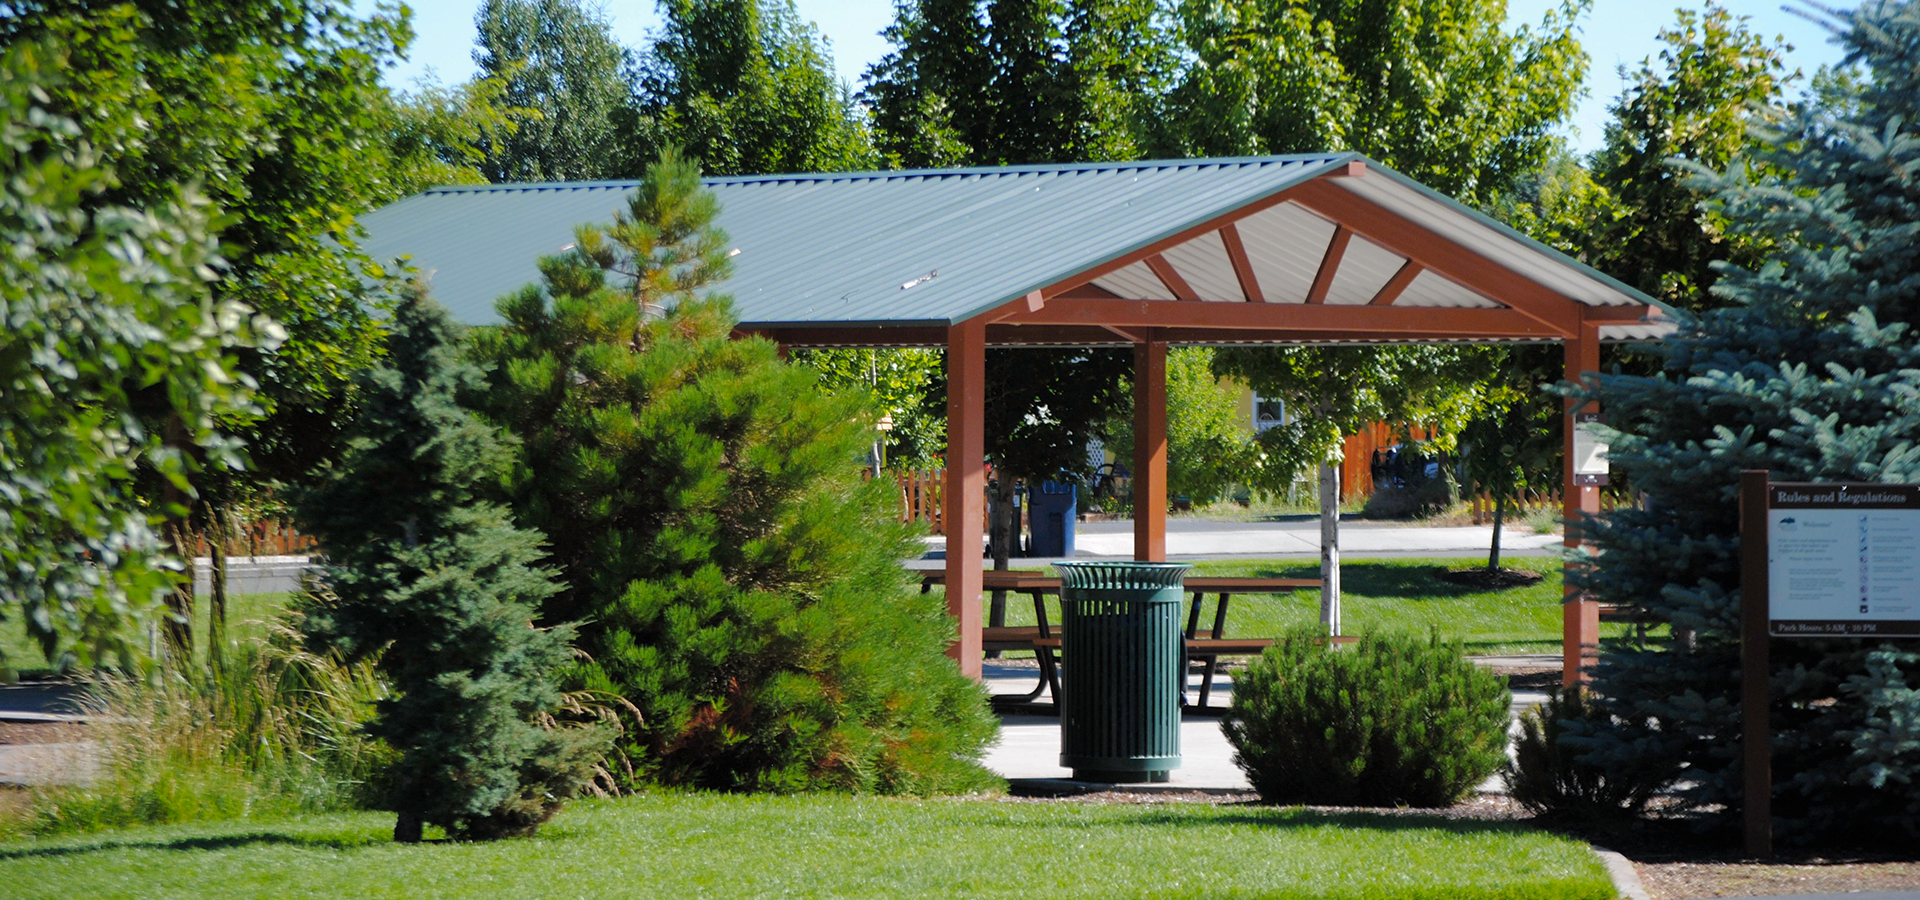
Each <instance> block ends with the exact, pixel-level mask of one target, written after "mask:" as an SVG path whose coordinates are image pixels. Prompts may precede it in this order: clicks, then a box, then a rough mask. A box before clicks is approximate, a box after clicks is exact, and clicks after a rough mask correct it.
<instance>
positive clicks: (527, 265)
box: [360, 154, 1358, 326]
mask: <svg viewBox="0 0 1920 900" xmlns="http://www.w3.org/2000/svg"><path fill="white" fill-rule="evenodd" d="M1356 158H1358V157H1356V156H1355V155H1354V154H1318V155H1311V156H1273V157H1257V158H1248V159H1208V160H1178V161H1166V162H1138V163H1087V164H1077V165H1039V166H1005V167H994V168H977V169H933V170H917V171H897V172H861V173H845V174H825V175H767V176H754V177H734V178H707V179H703V181H704V183H705V184H706V186H707V187H708V188H709V189H711V190H712V191H713V192H714V194H715V196H716V197H717V198H718V200H719V201H720V206H721V212H720V223H719V224H720V226H721V227H722V228H724V229H725V230H726V232H727V234H728V236H729V239H730V241H729V242H730V244H731V245H732V246H733V247H735V248H738V250H739V251H740V252H739V255H737V256H735V257H734V259H733V263H734V274H733V277H732V278H730V279H728V280H727V282H726V283H725V284H724V285H722V286H721V287H720V290H723V291H725V292H726V293H729V294H731V295H733V297H734V303H735V308H736V311H737V313H738V314H739V316H740V319H741V322H742V324H743V325H746V326H776V325H800V324H805V325H861V324H889V325H948V324H952V323H956V322H962V321H965V320H967V319H969V318H971V317H973V316H975V315H977V314H979V313H981V312H985V311H986V310H989V309H992V308H994V307H997V306H1000V305H1002V304H1004V303H1006V302H1008V301H1010V300H1014V299H1017V298H1019V297H1022V296H1024V295H1026V294H1027V292H1029V291H1032V290H1036V289H1038V288H1040V287H1043V286H1045V285H1049V284H1052V283H1054V282H1056V281H1058V280H1060V279H1062V278H1065V277H1067V276H1069V275H1072V274H1074V273H1075V272H1079V271H1082V270H1084V269H1086V268H1087V267H1089V266H1092V265H1095V264H1098V263H1100V262H1104V261H1106V260H1108V259H1111V258H1113V257H1116V256H1120V255H1122V254H1124V253H1126V252H1128V251H1130V250H1133V249H1135V248H1138V247H1140V246H1142V245H1145V244H1148V243H1151V242H1153V241H1155V240H1157V239H1159V238H1162V237H1165V236H1167V235H1169V234H1172V233H1174V232H1177V231H1180V230H1181V229H1183V228H1185V227H1187V226H1189V225H1191V224H1194V223H1197V222H1200V221H1204V220H1206V219H1208V218H1210V217H1212V216H1215V215H1218V214H1220V213H1221V212H1223V211H1226V210H1231V209H1233V208H1235V207H1239V206H1243V205H1245V204H1247V203H1249V202H1252V201H1254V200H1257V199H1259V198H1261V197H1264V196H1266V195H1268V194H1272V193H1274V192H1276V191H1280V190H1284V189H1285V188H1287V187H1288V186H1290V185H1293V184H1295V183H1297V182H1299V181H1301V180H1303V179H1306V178H1310V177H1312V176H1314V175H1317V174H1321V173H1324V172H1326V171H1328V170H1330V169H1333V168H1335V167H1337V166H1339V165H1341V164H1343V163H1345V162H1347V161H1348V160H1351V159H1356ZM634 186H635V182H631V181H599V182H572V183H550V184H501V185H476V186H457V187H442V188H434V189H432V190H429V191H426V192H425V193H421V194H417V195H415V196H413V197H409V198H407V199H405V200H401V201H399V202H397V203H394V204H392V205H390V206H386V207H383V208H381V209H378V210H375V211H373V212H371V213H368V214H367V215H365V216H362V217H361V219H360V223H361V225H362V226H363V227H365V229H366V232H367V237H366V240H365V241H363V242H362V249H364V250H365V251H366V252H367V253H368V254H369V255H370V256H372V257H373V258H374V259H375V260H378V261H380V262H383V263H384V262H387V261H390V260H392V259H394V258H397V257H401V256H406V257H410V258H411V262H412V264H413V265H414V266H415V267H417V268H418V269H419V270H420V271H421V272H422V273H424V274H426V275H428V276H429V277H430V278H431V282H430V283H431V285H432V290H433V295H434V297H435V298H436V299H438V300H439V301H440V302H441V303H443V304H445V305H446V306H447V307H448V308H449V309H451V310H452V311H453V314H454V316H455V317H456V318H457V319H459V320H460V321H463V322H466V323H468V324H474V325H479V324H490V323H494V322H498V321H499V316H498V315H497V314H496V313H495V312H494V308H493V305H494V301H496V300H497V299H499V298H500V297H502V296H504V295H506V294H507V293H509V292H511V291H514V290H516V289H518V288H519V287H520V286H522V285H525V284H529V283H534V282H537V281H538V280H539V278H540V273H539V270H538V268H537V267H536V265H535V262H536V261H537V260H538V259H539V258H540V257H542V256H548V255H552V254H555V253H559V252H561V251H562V250H563V249H565V248H567V247H570V246H571V245H572V243H573V229H574V226H576V225H580V224H585V223H604V222H609V221H611V220H612V218H613V214H614V211H615V210H618V209H624V208H625V200H626V196H627V194H628V193H629V192H630V191H632V190H633V188H634ZM927 276H932V277H927ZM921 279H924V280H921ZM915 282H917V283H915ZM908 283H914V284H913V286H912V287H910V288H903V287H902V285H905V284H908Z"/></svg>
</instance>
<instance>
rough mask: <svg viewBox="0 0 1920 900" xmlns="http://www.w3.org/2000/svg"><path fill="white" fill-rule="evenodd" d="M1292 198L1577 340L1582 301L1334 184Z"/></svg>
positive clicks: (1297, 191) (1317, 183)
mask: <svg viewBox="0 0 1920 900" xmlns="http://www.w3.org/2000/svg"><path fill="white" fill-rule="evenodd" d="M1292 198H1293V199H1295V200H1297V201H1299V203H1300V205H1301V206H1304V207H1306V208H1308V209H1310V210H1313V211H1314V212H1316V213H1319V214H1320V215H1322V216H1325V217H1327V218H1329V219H1332V220H1333V221H1334V222H1335V223H1336V224H1339V225H1344V226H1346V227H1348V228H1351V229H1353V230H1354V231H1355V232H1357V233H1358V234H1360V235H1362V236H1364V237H1366V238H1367V239H1368V240H1370V241H1373V242H1374V243H1376V244H1379V245H1380V246H1382V247H1385V248H1387V249H1388V250H1391V251H1393V252H1394V253H1398V254H1400V255H1401V256H1404V257H1406V258H1408V259H1410V260H1413V261H1414V262H1418V263H1419V264H1421V265H1422V266H1425V267H1427V268H1429V269H1432V270H1434V271H1435V272H1438V273H1440V274H1442V275H1445V276H1447V277H1448V278H1451V279H1453V280H1454V281H1456V282H1459V283H1460V284H1462V285H1465V286H1466V287H1468V288H1471V289H1473V290H1475V291H1478V292H1480V293H1481V294H1484V295H1486V296H1487V297H1489V298H1491V299H1493V300H1494V301H1495V302H1498V303H1504V304H1506V305H1507V306H1509V307H1512V308H1513V309H1514V310H1516V311H1518V312H1520V313H1522V314H1525V315H1527V316H1531V317H1533V318H1535V319H1538V320H1539V321H1540V322H1541V323H1542V324H1544V325H1547V326H1548V327H1551V328H1552V329H1554V330H1555V331H1556V332H1559V334H1560V335H1561V336H1562V337H1567V338H1571V337H1573V336H1574V335H1575V332H1576V331H1577V330H1578V328H1579V326H1580V308H1581V306H1582V304H1580V303H1579V302H1578V301H1576V300H1572V299H1571V298H1568V297H1564V296H1561V295H1560V294H1557V293H1554V292H1553V291H1551V290H1548V289H1547V288H1545V287H1543V286H1541V285H1540V284H1538V283H1536V282H1534V281H1532V280H1530V279H1528V278H1525V277H1523V276H1521V275H1520V274H1518V273H1516V272H1514V271H1513V270H1511V269H1508V268H1506V267H1505V266H1502V265H1500V264H1499V263H1496V262H1493V261H1492V260H1489V259H1487V258H1486V257H1484V256H1481V255H1480V254H1478V253H1475V252H1474V251H1472V250H1468V249H1467V248H1465V247H1463V246H1461V245H1460V244H1458V243H1456V242H1454V241H1453V240H1452V239H1450V238H1447V237H1444V236H1442V235H1440V234H1438V233H1436V232H1434V231H1431V230H1428V229H1427V228H1425V227H1424V226H1421V225H1419V224H1417V223H1415V222H1413V221H1411V220H1409V219H1406V218H1403V217H1401V216H1400V215H1398V214H1396V213H1394V212H1393V211H1391V210H1389V209H1387V208H1386V207H1384V206H1381V205H1379V204H1378V203H1375V202H1373V201H1371V200H1368V199H1367V198H1365V197H1362V196H1360V195H1359V194H1356V193H1354V192H1353V191H1349V190H1347V189H1346V188H1343V187H1340V186H1339V185H1338V184H1336V183H1334V182H1332V181H1327V180H1324V179H1315V180H1312V181H1308V182H1306V183H1304V184H1301V185H1299V186H1298V187H1296V188H1294V190H1293V191H1292Z"/></svg>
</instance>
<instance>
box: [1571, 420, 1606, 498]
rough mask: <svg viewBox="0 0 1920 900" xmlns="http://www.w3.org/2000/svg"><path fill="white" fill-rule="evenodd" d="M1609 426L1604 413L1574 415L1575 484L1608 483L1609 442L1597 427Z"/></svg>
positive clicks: (1583, 485)
mask: <svg viewBox="0 0 1920 900" xmlns="http://www.w3.org/2000/svg"><path fill="white" fill-rule="evenodd" d="M1605 424H1607V417H1606V415H1605V414H1604V413H1591V412H1583V413H1574V414H1573V483H1574V484H1576V485H1579V486H1582V487H1585V486H1587V485H1604V484H1606V483H1607V476H1608V472H1609V470H1608V468H1607V442H1606V441H1603V440H1601V439H1600V430H1599V428H1598V427H1597V426H1600V425H1605Z"/></svg>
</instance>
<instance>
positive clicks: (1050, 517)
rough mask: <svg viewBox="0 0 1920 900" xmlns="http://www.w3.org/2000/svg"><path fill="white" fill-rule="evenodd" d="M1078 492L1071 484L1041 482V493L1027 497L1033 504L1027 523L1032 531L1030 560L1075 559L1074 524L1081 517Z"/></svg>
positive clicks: (1036, 492) (1065, 482)
mask: <svg viewBox="0 0 1920 900" xmlns="http://www.w3.org/2000/svg"><path fill="white" fill-rule="evenodd" d="M1075 491H1076V486H1075V485H1074V483H1073V482H1071V481H1042V482H1040V487H1039V489H1037V490H1035V491H1033V492H1032V493H1031V494H1029V495H1028V502H1029V503H1031V504H1032V506H1031V511H1030V512H1028V513H1027V515H1028V517H1029V519H1028V522H1029V524H1030V525H1031V526H1032V528H1033V538H1032V539H1031V540H1030V541H1029V542H1028V544H1027V555H1028V556H1056V557H1059V556H1072V555H1073V520H1074V517H1075V516H1076V515H1077V513H1078V510H1077V509H1076V508H1075V507H1076V503H1075V501H1076V499H1077V496H1078V495H1077V494H1076V493H1075Z"/></svg>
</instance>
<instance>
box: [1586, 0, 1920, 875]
mask: <svg viewBox="0 0 1920 900" xmlns="http://www.w3.org/2000/svg"><path fill="white" fill-rule="evenodd" d="M1842 22H1843V24H1844V25H1845V31H1844V32H1843V39H1844V41H1845V43H1846V46H1847V47H1848V49H1849V52H1850V54H1851V55H1852V56H1853V57H1855V58H1857V59H1858V60H1860V61H1861V62H1863V63H1864V64H1865V67H1866V69H1867V72H1866V75H1865V78H1864V82H1863V83H1862V84H1861V85H1860V89H1859V91H1858V92H1857V94H1855V95H1854V97H1855V99H1853V100H1851V101H1850V102H1849V103H1848V105H1847V106H1846V107H1843V109H1842V110H1841V111H1842V112H1845V113H1847V114H1848V115H1850V116H1852V118H1844V119H1843V118H1837V117H1834V116H1832V115H1829V114H1827V113H1826V112H1825V111H1823V110H1821V109H1819V108H1817V107H1808V108H1803V109H1801V110H1799V111H1797V112H1796V113H1795V114H1793V115H1792V116H1791V117H1790V118H1788V117H1785V116H1784V115H1783V116H1782V117H1780V118H1777V119H1775V122H1776V126H1775V130H1774V131H1772V132H1770V133H1769V134H1768V135H1767V140H1766V142H1765V144H1764V145H1763V146H1762V148H1761V149H1759V150H1757V151H1755V152H1754V153H1753V158H1752V159H1751V160H1750V161H1748V160H1739V161H1736V162H1735V163H1734V164H1732V165H1730V166H1729V167H1728V169H1727V170H1726V171H1725V172H1722V173H1712V172H1709V171H1705V170H1699V169H1696V175H1695V178H1694V180H1693V187H1694V188H1695V189H1697V190H1701V191H1703V192H1705V193H1707V194H1709V195H1710V196H1712V197H1713V200H1712V202H1711V205H1710V207H1709V212H1711V213H1712V214H1714V215H1718V216H1724V217H1725V218H1726V219H1727V221H1728V222H1729V223H1730V224H1729V227H1730V229H1731V230H1733V231H1734V232H1737V233H1739V234H1742V235H1752V236H1753V237H1754V238H1755V239H1760V240H1765V241H1769V242H1771V243H1772V245H1773V250H1772V253H1771V258H1770V259H1769V261H1768V262H1767V263H1766V264H1765V265H1764V266H1762V267H1761V268H1759V269H1757V270H1755V269H1739V268H1734V267H1731V266H1723V267H1721V268H1720V270H1719V272H1720V280H1719V282H1718V283H1717V284H1716V285H1715V287H1714V290H1715V292H1716V293H1717V294H1718V295H1719V296H1720V297H1721V298H1722V299H1724V300H1725V301H1727V302H1728V304H1729V305H1728V306H1726V307H1725V308H1722V309H1715V310H1710V311H1708V312H1705V313H1703V314H1701V315H1699V316H1697V317H1690V318H1688V319H1686V320H1685V322H1686V327H1685V328H1683V330H1682V331H1681V333H1680V334H1678V335H1676V336H1675V337H1674V338H1671V339H1669V340H1668V341H1666V342H1665V343H1663V344H1661V345H1658V346H1656V347H1654V348H1651V351H1650V352H1652V353H1654V354H1655V355H1656V357H1657V358H1658V359H1659V360H1660V361H1661V363H1662V370H1661V371H1660V372H1658V373H1657V374H1655V375H1652V376H1631V375H1611V376H1605V377H1602V378H1601V379H1600V380H1599V382H1598V385H1597V388H1596V390H1595V391H1594V392H1593V393H1594V395H1596V396H1597V397H1598V398H1599V399H1600V400H1601V402H1602V405H1603V408H1606V409H1608V410H1610V412H1611V413H1612V414H1613V415H1614V416H1616V417H1617V418H1615V419H1614V421H1615V422H1616V426H1617V428H1618V429H1619V430H1620V433H1618V434H1617V435H1615V436H1614V437H1613V440H1612V448H1611V452H1610V454H1609V455H1610V460H1611V462H1612V464H1613V465H1614V466H1615V467H1616V468H1617V469H1618V470H1621V471H1623V472H1624V473H1625V474H1626V475H1627V477H1629V478H1630V479H1631V480H1632V483H1633V484H1634V485H1635V486H1636V487H1637V488H1639V489H1640V490H1642V491H1644V492H1645V493H1646V496H1647V502H1646V503H1644V504H1641V505H1637V506H1634V507H1623V508H1616V509H1614V510H1613V511H1611V512H1610V513H1608V514H1606V515H1605V516H1602V517H1600V518H1599V519H1598V520H1596V521H1594V522H1592V523H1590V525H1589V528H1588V534H1589V535H1591V537H1592V539H1593V540H1594V543H1595V544H1596V545H1597V547H1598V548H1599V550H1600V551H1601V552H1600V553H1599V555H1598V557H1597V559H1596V560H1594V561H1593V563H1592V565H1591V566H1589V567H1588V569H1587V570H1586V571H1585V572H1583V573H1577V574H1579V575H1580V581H1581V583H1582V584H1583V586H1584V587H1585V588H1587V589H1588V590H1590V591H1592V592H1593V594H1594V595H1595V596H1596V597H1597V598H1598V599H1600V600H1602V601H1604V602H1613V603H1621V604H1626V605H1630V606H1637V607H1639V608H1641V609H1643V610H1646V611H1647V612H1649V613H1650V614H1651V615H1652V616H1653V617H1654V618H1655V619H1657V620H1662V621H1666V622H1669V623H1671V624H1672V627H1673V629H1674V632H1675V636H1674V637H1673V638H1671V639H1668V640H1657V641H1654V642H1652V643H1651V644H1650V645H1649V646H1645V647H1639V646H1620V647H1615V648H1611V651H1610V652H1608V653H1606V654H1604V655H1603V657H1602V659H1601V662H1600V665H1599V667H1598V669H1597V670H1596V673H1595V679H1594V688H1595V690H1596V692H1597V693H1598V697H1599V700H1598V702H1599V703H1600V706H1601V708H1602V709H1603V710H1605V711H1606V712H1607V713H1608V714H1609V715H1610V716H1611V717H1612V718H1613V719H1614V720H1616V722H1617V724H1616V726H1615V727H1613V728H1611V729H1605V730H1598V731H1592V732H1588V731H1570V732H1569V734H1568V735H1567V736H1566V738H1565V739H1564V740H1565V741H1567V742H1569V743H1571V744H1572V745H1573V746H1576V747H1578V748H1579V749H1581V750H1582V751H1583V756H1582V757H1581V758H1582V760H1584V761H1586V762H1589V763H1592V764H1594V765H1597V766H1600V767H1601V768H1602V769H1604V770H1605V771H1607V772H1608V773H1610V774H1611V773H1616V772H1620V771H1623V770H1628V769H1631V768H1632V767H1634V766H1638V765H1642V764H1643V762H1644V760H1647V759H1650V758H1658V759H1663V760H1668V761H1671V762H1673V763H1675V764H1678V765H1682V766H1684V767H1685V768H1686V775H1685V780H1684V781H1683V782H1682V786H1681V788H1680V789H1679V796H1680V797H1681V798H1682V799H1683V800H1685V801H1687V802H1689V803H1691V804H1694V805H1696V806H1698V807H1700V808H1701V809H1702V810H1703V811H1704V814H1705V815H1707V816H1708V817H1709V819H1710V821H1713V822H1715V823H1718V824H1721V825H1723V826H1729V827H1730V826H1731V825H1732V824H1733V823H1735V822H1737V821H1738V818H1739V810H1740V804H1741V795H1742V789H1741V775H1740V767H1739V760H1740V740H1739V736H1740V701H1739V683H1738V679H1737V678H1736V677H1735V675H1734V673H1736V672H1737V671H1738V669H1739V632H1740V629H1739V616H1740V613H1739V608H1740V602H1741V596H1740V591H1739V585H1740V551H1739V544H1740V536H1739V518H1738V511H1737V510H1738V502H1737V486H1738V481H1739V474H1740V472H1741V471H1742V470H1745V469H1768V470H1770V471H1771V472H1772V473H1773V477H1774V478H1775V479H1776V480H1785V481H1852V482H1914V481H1920V445H1917V444H1916V442H1915V440H1914V437H1915V435H1920V345H1917V344H1916V342H1915V340H1914V331H1913V329H1914V328H1915V326H1916V324H1920V259H1917V258H1916V256H1915V255H1914V253H1913V252H1912V246H1913V241H1914V237H1915V235H1916V233H1920V194H1916V192H1915V189H1914V185H1913V179H1912V174H1911V173H1912V170H1913V166H1914V165H1915V163H1916V160H1920V131H1916V127H1915V123H1916V122H1920V7H1916V5H1915V4H1913V3H1911V2H1901V3H1878V2H1873V3H1867V4H1865V5H1863V6H1862V7H1861V8H1860V9H1858V10H1856V11H1855V12H1852V13H1848V14H1846V15H1845V17H1844V18H1843V19H1842ZM1765 171H1771V172H1777V173H1779V175H1778V178H1777V180H1775V179H1773V178H1771V177H1769V178H1765V179H1760V180H1756V178H1755V177H1754V175H1753V173H1754V172H1765ZM1772 652H1773V671H1774V677H1773V679H1772V697H1773V707H1772V709H1773V712H1772V721H1773V747H1772V751H1773V760H1774V772H1775V773H1777V775H1776V781H1775V783H1774V807H1773V809H1774V815H1775V817H1776V819H1775V821H1776V828H1777V831H1776V833H1777V834H1779V835H1780V836H1781V837H1782V838H1783V839H1786V840H1817V839H1830V840H1836V841H1857V840H1863V839H1868V838H1871V837H1884V836H1885V835H1887V834H1890V833H1905V834H1908V835H1911V834H1916V833H1920V805H1916V802H1917V801H1916V800H1915V794H1914V793H1913V792H1912V791H1910V790H1907V789H1905V787H1906V786H1907V785H1909V784H1910V783H1911V781H1912V780H1913V779H1914V777H1915V775H1916V773H1920V741H1916V740H1915V739H1914V726H1913V723H1914V721H1915V716H1916V714H1920V705H1916V702H1917V701H1916V695H1915V693H1914V686H1915V684H1916V682H1915V678H1916V675H1915V673H1916V671H1920V654H1916V653H1915V652H1914V649H1913V647H1912V645H1910V644H1898V643H1883V642H1878V641H1872V640H1831V639H1827V640H1822V639H1806V640H1793V641H1775V642H1774V644H1773V651H1772ZM1576 742H1577V743H1576Z"/></svg>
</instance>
